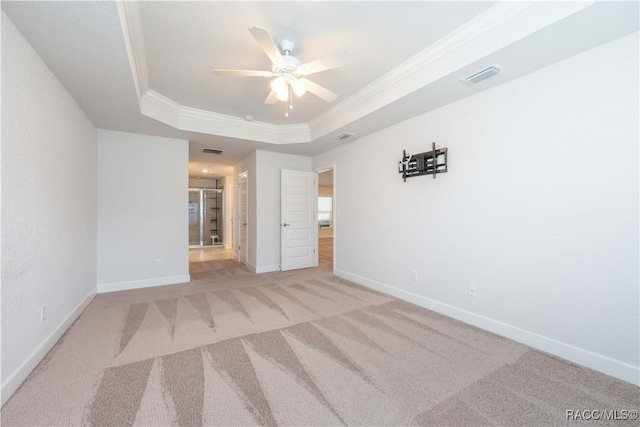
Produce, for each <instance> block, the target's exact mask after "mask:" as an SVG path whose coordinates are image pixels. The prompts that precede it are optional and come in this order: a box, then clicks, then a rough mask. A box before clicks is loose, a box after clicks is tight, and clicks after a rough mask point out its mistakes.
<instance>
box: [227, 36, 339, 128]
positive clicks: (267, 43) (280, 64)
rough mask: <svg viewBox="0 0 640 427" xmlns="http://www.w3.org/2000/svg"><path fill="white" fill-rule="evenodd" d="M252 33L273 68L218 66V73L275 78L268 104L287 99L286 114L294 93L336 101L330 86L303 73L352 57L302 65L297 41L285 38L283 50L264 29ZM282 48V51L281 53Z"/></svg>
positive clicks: (335, 65)
mask: <svg viewBox="0 0 640 427" xmlns="http://www.w3.org/2000/svg"><path fill="white" fill-rule="evenodd" d="M249 32H250V33H251V35H253V38H254V39H255V40H256V42H258V44H259V45H260V47H261V48H262V50H263V51H264V53H265V54H266V55H267V56H268V57H269V59H270V60H271V62H272V64H273V65H272V66H271V71H257V70H225V69H216V70H214V72H215V73H216V74H217V75H219V76H245V77H274V76H275V79H273V80H272V81H271V84H270V86H271V92H270V93H269V95H268V96H267V98H266V99H265V101H264V103H265V104H274V103H275V102H277V101H278V100H280V101H283V102H286V103H287V104H288V108H285V116H286V117H288V116H289V112H288V110H290V109H293V94H294V93H295V95H296V96H297V97H298V98H299V97H301V96H302V95H304V94H305V93H307V92H310V93H312V94H314V95H316V96H317V97H319V98H321V99H324V100H325V101H327V102H331V101H334V100H335V99H336V98H337V97H338V95H337V94H335V93H333V92H331V91H330V90H329V89H327V88H325V87H323V86H320V85H319V84H317V83H314V82H312V81H310V80H308V79H306V78H304V77H303V76H307V75H309V74H313V73H319V72H321V71H325V70H330V69H333V68H337V67H341V66H343V65H346V64H348V63H349V62H351V61H350V58H348V57H347V55H345V54H340V55H335V56H330V57H327V58H322V59H317V60H315V61H311V62H308V63H306V64H302V63H301V62H300V60H298V59H297V58H295V57H293V56H291V52H292V51H293V48H294V47H295V43H294V42H293V41H291V40H282V41H281V42H280V49H278V46H277V45H276V44H275V43H274V42H273V39H272V38H271V36H270V35H269V33H268V32H267V30H265V29H264V28H259V27H251V28H249ZM280 50H282V53H280Z"/></svg>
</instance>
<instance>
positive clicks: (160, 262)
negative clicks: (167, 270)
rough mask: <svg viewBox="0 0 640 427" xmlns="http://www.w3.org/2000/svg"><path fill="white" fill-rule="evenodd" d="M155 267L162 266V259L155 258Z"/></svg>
mask: <svg viewBox="0 0 640 427" xmlns="http://www.w3.org/2000/svg"><path fill="white" fill-rule="evenodd" d="M156 267H158V268H160V267H162V260H161V259H157V260H156Z"/></svg>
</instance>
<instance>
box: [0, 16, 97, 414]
mask: <svg viewBox="0 0 640 427" xmlns="http://www.w3.org/2000/svg"><path fill="white" fill-rule="evenodd" d="M95 168H96V128H95V126H94V125H93V124H92V123H91V121H90V120H89V119H88V118H87V116H86V115H85V114H84V112H83V111H82V110H81V109H80V107H79V106H78V105H77V104H76V102H75V101H74V100H73V98H72V97H71V96H70V95H69V93H68V92H67V91H66V90H65V88H64V87H63V86H62V84H61V83H60V82H59V81H58V80H57V79H56V78H55V76H54V75H53V74H52V73H51V71H50V70H49V69H48V68H47V66H46V65H45V63H44V62H43V61H42V59H41V58H40V57H39V56H38V55H37V53H36V52H35V51H34V50H33V48H32V47H31V46H30V45H29V44H28V42H27V41H26V40H25V39H24V38H23V37H22V35H21V34H20V33H19V32H18V30H17V29H16V28H15V26H14V25H13V23H12V22H11V21H10V20H9V18H8V17H7V16H6V15H5V14H4V13H2V403H4V402H5V401H6V400H7V399H8V398H9V397H10V396H11V394H12V393H13V392H14V391H15V390H16V389H17V387H18V386H19V385H20V383H21V382H22V381H23V380H24V378H26V376H27V375H28V374H29V372H31V370H32V369H33V368H34V367H35V366H36V364H37V363H38V362H39V361H40V360H41V359H42V357H44V355H45V354H46V352H47V351H48V350H49V349H50V348H51V347H52V346H53V344H55V342H56V341H57V340H58V338H59V337H60V336H61V335H62V334H63V333H64V331H65V330H66V329H67V328H68V327H69V326H70V325H71V323H72V322H73V320H75V318H76V317H77V316H78V315H79V314H80V313H81V312H82V310H83V309H84V307H85V306H86V305H87V304H88V303H89V302H90V301H91V299H92V298H93V296H94V295H95V293H96V169H95ZM43 305H46V306H47V308H46V320H45V321H44V322H41V319H40V310H41V307H42V306H43Z"/></svg>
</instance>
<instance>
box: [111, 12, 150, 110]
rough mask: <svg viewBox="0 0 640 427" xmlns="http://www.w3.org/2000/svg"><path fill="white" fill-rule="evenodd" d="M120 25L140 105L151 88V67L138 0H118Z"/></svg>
mask: <svg viewBox="0 0 640 427" xmlns="http://www.w3.org/2000/svg"><path fill="white" fill-rule="evenodd" d="M116 7H117V8H118V17H119V18H120V27H121V28H122V35H123V37H124V43H125V46H126V50H127V56H128V58H129V66H130V67H131V74H132V75H133V84H134V86H135V88H136V94H137V96H138V105H140V104H141V103H142V95H143V94H144V93H146V92H147V90H149V69H148V66H147V52H146V48H145V46H144V35H143V31H142V17H141V16H140V5H139V4H138V2H136V1H117V2H116Z"/></svg>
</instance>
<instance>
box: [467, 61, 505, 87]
mask: <svg viewBox="0 0 640 427" xmlns="http://www.w3.org/2000/svg"><path fill="white" fill-rule="evenodd" d="M503 70H504V68H502V67H501V66H499V65H492V66H490V67H487V68H485V69H484V70H480V71H478V72H477V73H473V74H471V75H470V76H467V77H465V78H462V79H460V81H461V82H463V83H466V84H468V85H470V86H471V85H474V84H476V83H480V82H481V81H483V80H486V79H488V78H489V77H493V76H495V75H496V74H500V73H501V72H502V71H503Z"/></svg>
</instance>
